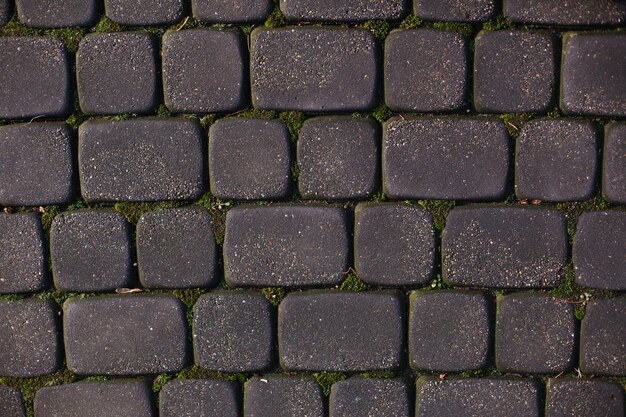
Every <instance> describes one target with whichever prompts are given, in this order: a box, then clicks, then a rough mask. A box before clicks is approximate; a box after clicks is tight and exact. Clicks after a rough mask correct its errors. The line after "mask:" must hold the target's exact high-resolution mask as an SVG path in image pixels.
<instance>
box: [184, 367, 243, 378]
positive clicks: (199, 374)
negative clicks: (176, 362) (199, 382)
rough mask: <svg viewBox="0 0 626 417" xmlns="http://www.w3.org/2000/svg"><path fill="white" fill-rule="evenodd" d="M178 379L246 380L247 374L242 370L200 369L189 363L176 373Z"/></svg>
mask: <svg viewBox="0 0 626 417" xmlns="http://www.w3.org/2000/svg"><path fill="white" fill-rule="evenodd" d="M176 378H179V379H222V380H226V381H237V382H246V381H247V380H248V375H247V374H245V373H243V372H220V371H209V370H207V369H202V368H200V367H199V366H198V365H191V366H189V367H187V368H185V369H183V370H182V371H180V372H178V373H177V374H176Z"/></svg>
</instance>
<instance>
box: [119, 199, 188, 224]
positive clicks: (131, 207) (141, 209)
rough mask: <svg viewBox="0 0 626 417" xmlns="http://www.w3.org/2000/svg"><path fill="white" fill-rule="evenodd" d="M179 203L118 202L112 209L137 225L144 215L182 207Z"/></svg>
mask: <svg viewBox="0 0 626 417" xmlns="http://www.w3.org/2000/svg"><path fill="white" fill-rule="evenodd" d="M182 205H183V203H181V202H179V201H161V202H158V203H132V202H120V203H115V205H114V206H113V208H114V209H115V211H117V212H119V213H121V214H123V215H124V217H126V220H128V221H129V222H131V223H133V224H137V222H138V221H139V219H140V218H141V216H142V215H143V214H144V213H147V212H150V211H161V210H166V209H171V208H176V207H180V206H182Z"/></svg>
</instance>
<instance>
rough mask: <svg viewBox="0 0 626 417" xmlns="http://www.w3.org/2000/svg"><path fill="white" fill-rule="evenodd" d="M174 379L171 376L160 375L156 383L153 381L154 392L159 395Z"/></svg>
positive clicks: (155, 380)
mask: <svg viewBox="0 0 626 417" xmlns="http://www.w3.org/2000/svg"><path fill="white" fill-rule="evenodd" d="M172 378H173V376H172V375H170V374H165V373H164V374H159V375H157V377H156V378H154V381H152V392H154V393H159V392H161V390H162V389H163V387H164V386H165V384H167V383H168V382H169V381H170V380H171V379H172Z"/></svg>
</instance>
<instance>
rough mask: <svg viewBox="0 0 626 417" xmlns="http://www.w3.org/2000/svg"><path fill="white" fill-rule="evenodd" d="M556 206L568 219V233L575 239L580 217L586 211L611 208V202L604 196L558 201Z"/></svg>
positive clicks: (571, 238)
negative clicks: (573, 200) (564, 201)
mask: <svg viewBox="0 0 626 417" xmlns="http://www.w3.org/2000/svg"><path fill="white" fill-rule="evenodd" d="M556 208H557V209H558V210H560V211H561V212H562V213H563V215H564V216H565V219H566V220H567V234H568V235H569V237H570V241H571V240H573V239H574V235H575V234H576V224H577V223H578V217H580V215H581V214H583V213H584V212H585V211H598V210H606V209H608V208H609V203H607V202H606V200H604V199H603V198H602V197H599V196H598V197H594V198H592V199H591V200H586V201H578V202H567V203H558V204H557V205H556Z"/></svg>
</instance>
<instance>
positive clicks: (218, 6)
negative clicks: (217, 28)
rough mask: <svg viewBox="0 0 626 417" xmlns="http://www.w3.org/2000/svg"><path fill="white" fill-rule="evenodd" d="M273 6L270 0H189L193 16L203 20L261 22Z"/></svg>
mask: <svg viewBox="0 0 626 417" xmlns="http://www.w3.org/2000/svg"><path fill="white" fill-rule="evenodd" d="M273 6H274V4H273V3H272V0H191V8H192V10H193V17H195V18H196V19H199V20H202V21H204V22H218V23H250V22H262V21H263V20H265V18H267V16H268V15H269V14H270V12H271V11H272V7H273Z"/></svg>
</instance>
